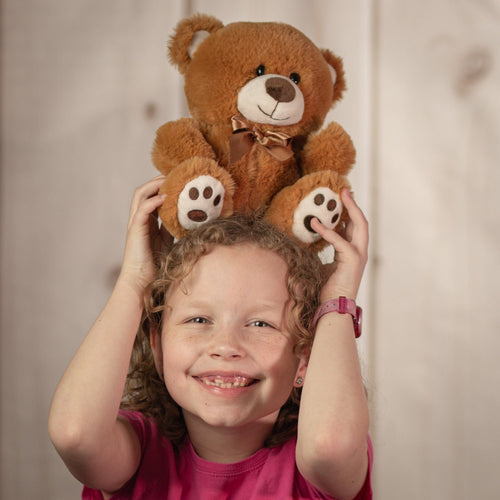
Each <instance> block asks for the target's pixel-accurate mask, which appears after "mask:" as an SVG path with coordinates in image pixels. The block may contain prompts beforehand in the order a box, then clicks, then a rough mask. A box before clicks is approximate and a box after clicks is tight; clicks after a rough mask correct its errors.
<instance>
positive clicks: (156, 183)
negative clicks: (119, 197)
mask: <svg viewBox="0 0 500 500" xmlns="http://www.w3.org/2000/svg"><path fill="white" fill-rule="evenodd" d="M164 180H165V176H164V175H158V176H157V177H155V178H154V179H152V180H150V181H148V182H146V183H145V184H143V185H142V186H139V187H138V188H137V189H136V190H135V191H134V196H133V197H132V202H131V204H130V214H129V226H130V223H131V221H132V219H133V218H134V216H135V214H136V213H137V210H138V209H139V206H140V205H141V203H142V202H143V201H145V200H147V199H148V198H151V197H152V196H154V195H156V194H157V193H158V191H159V189H160V187H161V185H162V184H163V182H164Z"/></svg>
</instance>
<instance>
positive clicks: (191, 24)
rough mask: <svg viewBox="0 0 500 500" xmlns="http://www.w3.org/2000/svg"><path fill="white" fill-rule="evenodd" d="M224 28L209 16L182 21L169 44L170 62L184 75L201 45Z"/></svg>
mask: <svg viewBox="0 0 500 500" xmlns="http://www.w3.org/2000/svg"><path fill="white" fill-rule="evenodd" d="M223 26H224V25H223V24H222V22H221V21H219V20H218V19H216V18H215V17H212V16H208V15H207V14H195V15H194V16H192V17H188V18H186V19H183V20H182V21H180V22H179V23H178V24H177V27H176V28H175V32H174V34H173V35H172V36H171V37H170V40H169V43H168V58H169V60H170V62H171V63H172V64H173V65H174V66H177V68H178V69H179V71H180V72H181V73H182V74H184V73H185V71H186V69H187V67H188V66H189V63H190V62H191V58H192V57H193V54H194V53H195V52H196V49H197V48H198V46H199V45H200V43H201V42H202V41H203V40H205V38H206V37H207V36H209V35H210V34H211V33H214V32H215V31H217V30H220V29H221V28H222V27H223Z"/></svg>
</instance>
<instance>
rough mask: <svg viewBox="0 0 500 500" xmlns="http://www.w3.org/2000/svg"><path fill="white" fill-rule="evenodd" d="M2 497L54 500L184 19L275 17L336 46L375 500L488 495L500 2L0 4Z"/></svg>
mask: <svg viewBox="0 0 500 500" xmlns="http://www.w3.org/2000/svg"><path fill="white" fill-rule="evenodd" d="M0 8H1V18H0V19H1V37H2V38H1V77H2V82H1V87H0V88H1V102H0V106H1V107H0V109H1V111H0V113H1V115H0V116H1V118H0V119H1V122H0V124H1V150H0V154H1V157H0V175H1V178H0V179H1V184H0V189H1V205H0V207H1V208H0V241H1V250H0V258H1V270H0V272H1V289H0V363H1V364H0V396H1V415H0V444H1V455H0V459H1V463H0V499H2V500H3V499H5V500H7V499H12V498H15V499H17V500H32V499H33V498H44V499H50V500H68V499H69V498H79V491H80V486H79V485H78V484H77V483H76V481H74V480H73V479H72V478H71V476H69V474H68V473H67V471H66V469H65V468H64V465H63V464H62V462H61V461H60V459H59V458H58V457H57V454H56V453H55V451H54V450H53V448H52V446H51V445H50V443H49V440H48V437H47V432H46V421H47V412H48V407H49V404H50V398H51V396H52V393H53V391H54V388H55V385H56V383H57V381H58V379H59V377H60V376H61V374H62V371H63V370H64V367H65V366H66V364H67V363H68V361H69V359H70V358H71V356H72V354H73V352H74V351H75V349H76V348H77V346H78V344H79V343H80V341H81V339H82V338H83V336H84V335H85V333H86V331H87V329H88V327H89V326H90V324H91V323H92V322H93V320H94V318H95V316H96V315H97V313H98V311H99V309H100V308H101V307H102V305H103V303H104V301H105V299H106V297H107V295H108V293H109V291H110V287H111V286H112V283H113V280H114V278H115V276H116V272H117V269H118V266H119V264H120V259H121V253H122V247H123V240H124V233H125V226H126V220H127V213H128V205H129V200H130V197H131V194H132V192H133V189H134V187H135V186H136V185H138V184H139V183H141V182H143V181H145V180H146V179H148V178H150V177H151V176H153V175H155V170H154V168H153V167H152V166H151V164H150V161H149V151H150V147H151V142H152V139H153V137H154V131H155V129H156V128H157V127H158V126H159V125H160V124H161V123H163V122H164V121H167V120H172V119H176V118H178V117H179V116H181V115H183V114H185V112H186V111H185V104H184V100H183V95H182V82H181V79H180V77H179V75H177V73H176V72H175V71H174V69H173V68H171V67H169V65H168V63H167V62H166V58H165V47H166V40H167V38H168V36H169V34H170V33H171V31H172V28H173V26H174V25H175V24H176V22H177V21H178V20H179V19H180V18H181V17H183V16H185V15H188V14H190V13H191V12H194V11H203V12H208V13H212V14H214V15H216V16H217V17H219V18H220V19H221V20H222V21H223V22H225V23H228V22H231V21H235V20H244V19H247V20H256V21H260V20H277V21H284V22H288V23H290V24H293V25H295V26H297V27H298V28H299V29H301V30H303V31H304V32H305V33H306V34H307V35H308V36H309V37H310V38H311V39H312V40H313V41H315V42H316V43H317V44H318V45H319V46H321V47H328V48H330V49H332V50H333V51H334V52H337V53H338V54H340V55H342V56H343V58H344V64H345V67H346V73H347V78H348V84H349V90H348V92H347V93H346V96H345V98H344V100H343V101H342V102H341V103H340V104H339V105H338V106H337V108H336V109H335V110H334V111H332V113H331V114H330V116H329V118H330V119H335V120H337V121H339V122H340V123H341V124H342V125H343V126H344V127H345V128H346V129H347V130H348V131H349V132H350V133H351V135H352V137H353V140H354V142H355V144H356V146H357V149H358V162H357V165H356V168H355V171H354V172H353V174H352V175H351V181H352V184H353V186H354V188H355V192H356V196H357V199H358V201H359V203H360V204H361V206H362V207H363V208H364V209H365V212H366V213H367V215H368V217H369V219H370V222H371V233H372V246H371V263H370V266H369V269H368V273H367V276H366V280H365V283H364V288H363V290H362V293H361V302H362V303H363V305H364V306H365V312H366V315H365V317H366V320H365V333H364V336H363V338H362V341H361V343H360V355H361V358H362V363H363V367H364V370H365V377H366V380H367V385H368V388H369V391H370V395H371V407H372V435H373V439H374V444H375V453H376V455H375V457H376V461H375V469H374V487H375V498H377V499H383V500H400V499H401V498H404V499H406V500H412V499H417V498H418V499H420V498H425V499H428V500H438V499H439V500H442V499H450V500H451V499H453V500H455V499H462V500H466V499H467V500H468V499H471V498H493V497H494V495H495V494H496V493H497V492H498V490H499V487H500V481H499V479H498V474H497V473H496V462H497V460H496V459H497V448H498V445H499V444H500V435H499V430H498V424H497V421H498V418H499V416H500V398H499V396H498V395H497V392H498V385H499V383H500V369H499V364H498V362H497V360H496V358H497V352H498V350H499V349H500V340H499V336H498V334H499V333H500V313H499V310H498V306H497V304H496V302H497V298H498V297H499V295H500V293H499V292H500V285H499V281H500V275H499V274H500V273H499V264H498V262H497V259H498V254H499V245H500V231H499V229H500V224H499V218H498V208H497V205H496V203H497V202H498V199H499V195H500V174H499V160H500V119H499V116H500V97H499V90H500V74H499V72H500V69H499V47H500V29H499V28H500V2H499V1H498V0H490V1H488V0H476V1H471V0H455V1H452V0H433V1H430V0H423V1H421V2H412V1H411V0H373V1H369V0H350V1H349V0H292V1H285V0H282V1H275V2H267V1H265V0H254V1H253V2H251V3H246V2H234V1H232V0H210V1H208V0H191V1H182V0H142V1H140V0H108V1H106V2H101V1H98V0H73V1H72V2H59V1H58V0H46V1H44V2H42V1H40V0H24V1H23V2H18V1H16V0H1V3H0Z"/></svg>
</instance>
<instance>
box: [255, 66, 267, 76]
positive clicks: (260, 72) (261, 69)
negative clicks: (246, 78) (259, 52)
mask: <svg viewBox="0 0 500 500" xmlns="http://www.w3.org/2000/svg"><path fill="white" fill-rule="evenodd" d="M255 72H256V73H257V76H262V75H263V74H264V73H265V72H266V67H265V66H264V65H263V64H261V65H260V66H259V67H258V68H257V69H256V70H255Z"/></svg>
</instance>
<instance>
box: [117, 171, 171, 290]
mask: <svg viewBox="0 0 500 500" xmlns="http://www.w3.org/2000/svg"><path fill="white" fill-rule="evenodd" d="M164 180H165V176H163V175H159V176H158V177H155V178H154V179H152V180H150V181H149V182H147V183H146V184H144V185H142V186H140V187H138V188H137V189H136V190H135V192H134V197H133V198H132V203H131V206H130V216H129V221H128V225H127V241H126V243H125V252H124V257H123V263H122V268H121V272H120V280H122V281H125V282H127V283H128V284H129V285H131V286H132V287H133V288H134V289H135V290H136V291H137V293H138V294H140V295H141V296H142V293H143V292H144V289H145V287H146V286H147V285H148V284H149V283H150V282H151V280H152V279H153V278H154V276H155V266H156V265H155V254H156V253H157V252H161V251H165V250H166V249H167V248H168V247H169V246H171V244H172V240H173V238H172V236H171V235H170V234H168V233H167V231H166V230H165V228H164V227H163V226H161V227H160V226H159V224H158V214H157V209H158V208H160V206H161V205H162V204H163V202H164V201H165V195H159V194H158V190H159V189H160V186H161V185H162V184H163V182H164Z"/></svg>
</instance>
